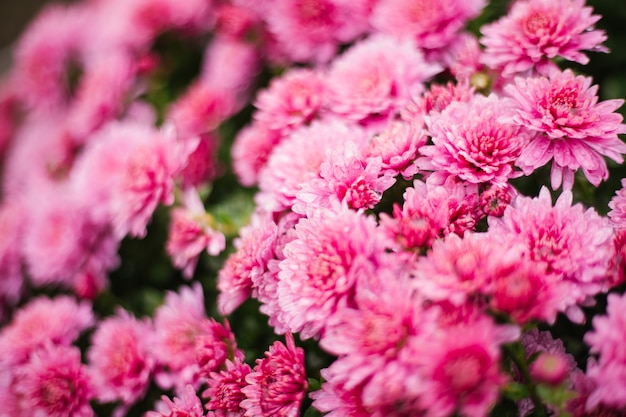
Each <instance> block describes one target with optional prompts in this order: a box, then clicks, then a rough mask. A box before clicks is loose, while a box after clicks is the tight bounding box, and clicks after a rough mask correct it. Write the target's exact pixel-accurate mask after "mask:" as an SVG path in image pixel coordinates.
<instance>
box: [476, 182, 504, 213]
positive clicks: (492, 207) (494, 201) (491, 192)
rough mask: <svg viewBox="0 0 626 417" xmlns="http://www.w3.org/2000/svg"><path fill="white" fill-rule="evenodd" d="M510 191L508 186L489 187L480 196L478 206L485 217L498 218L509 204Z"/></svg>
mask: <svg viewBox="0 0 626 417" xmlns="http://www.w3.org/2000/svg"><path fill="white" fill-rule="evenodd" d="M511 194H512V189H511V188H510V187H508V186H506V187H498V186H495V185H493V186H491V187H489V188H488V189H486V190H485V191H483V192H482V193H481V194H480V199H479V205H480V209H481V210H482V212H483V213H484V214H485V216H495V217H500V216H502V215H503V214H504V210H505V209H506V207H507V206H508V205H509V204H510V203H511V199H512V196H511Z"/></svg>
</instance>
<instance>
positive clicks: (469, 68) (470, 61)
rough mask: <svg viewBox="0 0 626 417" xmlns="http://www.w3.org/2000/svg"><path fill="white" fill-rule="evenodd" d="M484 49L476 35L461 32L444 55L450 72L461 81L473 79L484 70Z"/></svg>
mask: <svg viewBox="0 0 626 417" xmlns="http://www.w3.org/2000/svg"><path fill="white" fill-rule="evenodd" d="M482 54H483V52H482V50H481V49H480V45H479V44H478V39H477V38H476V36H474V35H473V34H471V33H469V32H464V33H461V34H460V35H458V36H457V37H456V39H455V40H454V41H453V42H452V44H451V45H450V47H449V48H448V49H447V50H446V52H445V53H444V55H443V60H444V62H445V63H446V66H447V67H448V69H449V70H450V73H451V74H452V75H453V76H454V77H455V78H456V79H457V80H461V81H471V77H472V75H474V74H476V73H477V72H479V71H482V70H483V67H484V66H483V64H482V63H481V57H482Z"/></svg>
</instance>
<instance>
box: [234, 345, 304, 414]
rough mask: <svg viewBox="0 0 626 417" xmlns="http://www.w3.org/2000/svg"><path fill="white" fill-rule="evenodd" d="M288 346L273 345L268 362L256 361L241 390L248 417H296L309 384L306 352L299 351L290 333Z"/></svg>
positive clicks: (243, 405)
mask: <svg viewBox="0 0 626 417" xmlns="http://www.w3.org/2000/svg"><path fill="white" fill-rule="evenodd" d="M285 340H286V342H287V345H286V346H285V345H284V344H282V343H281V342H278V341H276V342H274V344H273V345H272V346H270V349H269V351H267V352H265V358H262V359H257V360H256V366H255V367H254V370H253V371H252V372H251V373H250V374H248V375H247V376H246V382H247V383H248V386H247V387H244V388H242V389H241V392H243V393H244V394H245V396H246V399H245V400H243V401H242V402H241V404H240V405H241V407H242V408H243V409H245V410H246V412H245V416H246V417H274V416H275V417H297V416H299V415H300V404H301V403H302V399H303V398H304V396H305V395H306V390H307V387H308V382H307V379H306V373H305V369H304V350H303V349H302V348H297V347H296V344H295V342H294V340H293V336H292V335H291V334H290V333H287V334H286V335H285Z"/></svg>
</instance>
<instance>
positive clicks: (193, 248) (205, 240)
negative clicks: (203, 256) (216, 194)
mask: <svg viewBox="0 0 626 417" xmlns="http://www.w3.org/2000/svg"><path fill="white" fill-rule="evenodd" d="M184 200H185V201H184V204H185V206H184V207H176V208H174V209H172V211H171V217H172V219H171V221H170V227H169V236H168V240H167V243H166V244H165V249H166V251H167V254H168V255H169V256H170V257H171V258H172V262H173V264H174V266H175V267H177V268H179V269H182V270H183V276H184V277H185V278H191V276H192V275H193V272H194V270H195V269H196V265H197V263H198V257H199V256H200V253H201V252H203V251H204V250H206V251H207V253H208V254H209V255H213V256H217V255H218V254H219V253H220V252H221V251H223V250H224V248H225V247H226V238H225V237H224V234H223V233H222V232H220V231H217V230H215V220H214V219H213V217H212V216H211V215H210V214H208V213H207V212H206V211H205V209H204V205H203V204H202V201H201V200H200V196H199V195H198V192H197V190H195V189H189V190H187V191H186V192H185V195H184Z"/></svg>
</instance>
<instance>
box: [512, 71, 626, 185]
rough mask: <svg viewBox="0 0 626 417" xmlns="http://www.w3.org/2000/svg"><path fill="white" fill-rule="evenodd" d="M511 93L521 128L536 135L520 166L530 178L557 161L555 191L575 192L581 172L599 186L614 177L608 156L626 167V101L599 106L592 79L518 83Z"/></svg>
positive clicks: (569, 75)
mask: <svg viewBox="0 0 626 417" xmlns="http://www.w3.org/2000/svg"><path fill="white" fill-rule="evenodd" d="M505 91H506V92H507V94H508V95H509V96H510V97H511V99H512V100H513V102H514V106H515V111H516V113H517V114H516V116H515V122H516V123H517V124H519V125H522V126H524V127H526V128H527V129H529V130H531V131H534V132H536V135H535V137H534V138H532V139H531V140H529V141H527V143H526V144H525V146H524V148H523V150H522V153H521V155H520V157H519V159H518V161H517V165H518V166H519V167H520V168H522V170H523V171H524V173H525V174H527V175H528V174H530V173H531V172H532V171H534V170H535V169H537V168H539V167H541V166H543V165H545V164H547V163H548V162H549V161H550V160H552V173H551V178H550V179H551V184H552V188H553V189H556V188H558V187H559V185H561V182H562V183H563V188H564V189H571V187H572V184H573V181H574V172H575V171H576V170H578V169H579V168H582V170H583V173H584V174H585V176H586V177H587V179H588V180H589V182H591V183H592V184H593V185H595V186H597V185H598V184H599V183H600V182H601V181H603V180H606V179H607V178H608V175H609V173H608V170H607V167H606V162H605V161H604V159H603V158H602V156H607V157H609V158H611V159H612V160H614V161H616V162H618V163H622V162H623V161H624V159H623V157H622V154H624V153H626V144H624V143H623V142H622V141H621V140H620V138H619V137H618V134H620V133H626V125H624V124H623V123H621V122H622V119H623V117H622V116H621V115H620V114H619V113H616V112H615V110H617V108H618V107H620V106H621V105H622V104H623V102H624V100H606V101H603V102H601V103H598V96H597V92H598V87H597V86H591V78H589V77H583V76H580V75H579V76H575V75H574V73H573V72H572V71H571V70H565V71H563V72H559V71H555V72H553V73H552V74H551V76H550V77H549V78H546V77H538V78H526V79H523V78H516V79H515V83H511V84H509V85H507V86H506V87H505Z"/></svg>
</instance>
